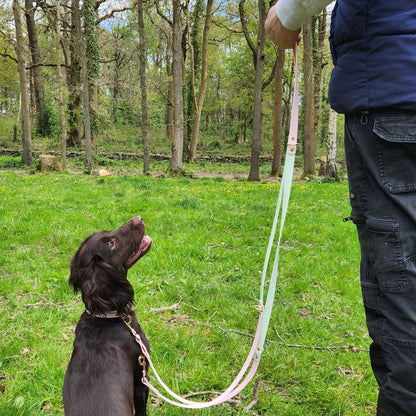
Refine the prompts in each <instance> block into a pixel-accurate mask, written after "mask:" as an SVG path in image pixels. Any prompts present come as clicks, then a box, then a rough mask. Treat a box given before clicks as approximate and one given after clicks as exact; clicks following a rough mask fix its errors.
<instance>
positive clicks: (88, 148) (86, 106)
mask: <svg viewBox="0 0 416 416" xmlns="http://www.w3.org/2000/svg"><path fill="white" fill-rule="evenodd" d="M80 49H81V68H82V70H81V80H82V113H83V115H84V141H85V161H84V166H85V170H86V171H87V172H88V173H90V172H91V169H92V141H91V120H90V97H89V82H88V60H87V52H86V45H85V39H84V38H82V39H81V44H80Z"/></svg>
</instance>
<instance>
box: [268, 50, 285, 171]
mask: <svg viewBox="0 0 416 416" xmlns="http://www.w3.org/2000/svg"><path fill="white" fill-rule="evenodd" d="M284 65H285V51H284V50H283V49H279V50H278V56H277V63H276V70H275V76H274V104H273V161H272V170H271V172H270V175H271V176H279V175H280V174H281V172H282V153H283V152H282V101H283V99H282V96H283V90H282V79H283V68H284Z"/></svg>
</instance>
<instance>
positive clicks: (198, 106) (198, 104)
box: [190, 0, 213, 160]
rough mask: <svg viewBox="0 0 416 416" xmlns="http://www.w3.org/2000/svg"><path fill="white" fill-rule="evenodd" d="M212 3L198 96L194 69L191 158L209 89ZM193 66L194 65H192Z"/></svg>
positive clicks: (206, 30)
mask: <svg viewBox="0 0 416 416" xmlns="http://www.w3.org/2000/svg"><path fill="white" fill-rule="evenodd" d="M212 5H213V0H207V9H206V14H205V24H204V34H203V36H202V62H201V65H202V67H201V85H200V87H199V96H198V98H197V97H196V91H195V71H194V68H193V71H192V79H193V82H192V95H193V97H194V106H195V115H194V125H193V129H192V139H191V144H190V154H191V160H193V159H194V158H195V154H196V147H197V144H198V136H199V128H200V125H201V114H202V107H203V105H204V100H205V93H206V90H207V81H208V62H207V60H208V59H207V57H208V35H209V29H210V26H211V16H212ZM191 62H192V63H193V59H192V57H191ZM192 67H193V65H192Z"/></svg>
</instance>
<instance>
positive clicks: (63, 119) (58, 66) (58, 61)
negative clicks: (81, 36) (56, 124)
mask: <svg viewBox="0 0 416 416" xmlns="http://www.w3.org/2000/svg"><path fill="white" fill-rule="evenodd" d="M60 7H61V6H60V0H57V1H56V69H57V71H58V90H59V112H60V115H61V131H62V133H61V134H62V137H61V151H62V169H64V170H65V169H66V140H67V137H66V136H67V135H66V116H65V106H64V94H63V79H62V68H61V54H60V51H61V10H60Z"/></svg>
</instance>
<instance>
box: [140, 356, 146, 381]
mask: <svg viewBox="0 0 416 416" xmlns="http://www.w3.org/2000/svg"><path fill="white" fill-rule="evenodd" d="M139 364H140V365H141V366H142V367H143V371H142V374H143V377H146V376H147V369H146V360H145V358H144V357H143V355H140V357H139Z"/></svg>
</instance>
